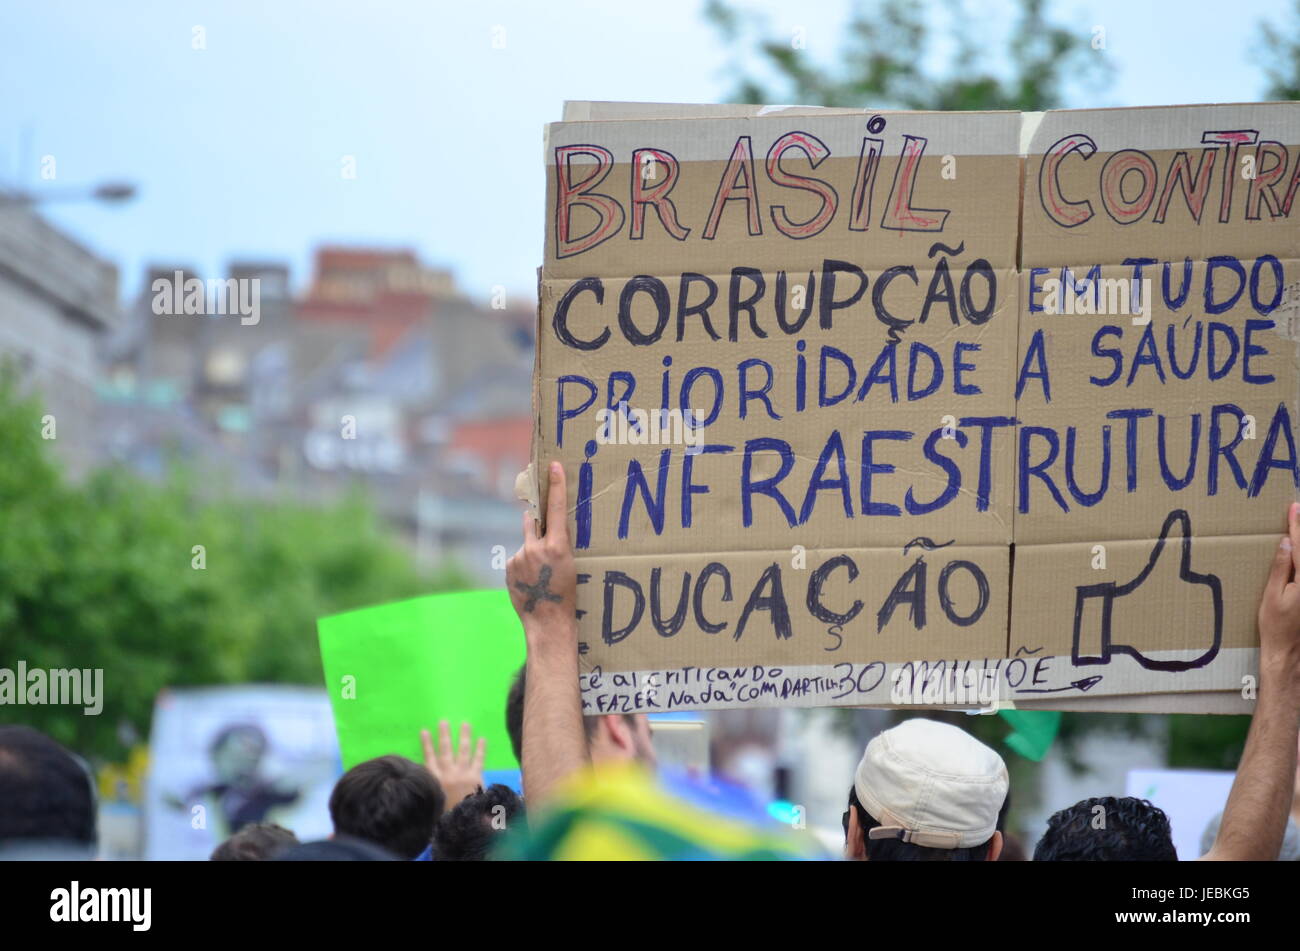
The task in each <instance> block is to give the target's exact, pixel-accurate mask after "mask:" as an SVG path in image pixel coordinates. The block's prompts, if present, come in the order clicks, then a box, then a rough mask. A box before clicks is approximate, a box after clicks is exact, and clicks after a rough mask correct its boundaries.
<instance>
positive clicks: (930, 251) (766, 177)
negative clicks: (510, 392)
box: [527, 103, 1300, 712]
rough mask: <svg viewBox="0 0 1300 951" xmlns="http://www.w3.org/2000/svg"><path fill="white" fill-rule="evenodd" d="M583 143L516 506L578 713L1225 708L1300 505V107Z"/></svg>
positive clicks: (572, 127) (707, 131) (1002, 118)
mask: <svg viewBox="0 0 1300 951" xmlns="http://www.w3.org/2000/svg"><path fill="white" fill-rule="evenodd" d="M565 119H566V121H564V122H560V123H556V124H553V125H551V126H549V127H548V129H547V136H546V145H545V160H546V193H547V209H548V211H547V223H546V238H545V254H544V259H543V266H542V268H541V271H540V275H539V308H538V320H539V327H538V331H539V332H538V341H539V343H538V353H537V366H536V374H535V393H534V399H535V410H536V414H537V430H536V433H535V444H534V466H533V468H532V472H533V473H535V474H542V478H544V473H545V471H546V469H545V464H546V463H549V462H550V461H551V460H553V459H558V460H559V461H560V462H562V463H563V464H564V466H565V470H566V473H567V474H568V483H569V492H570V497H569V511H570V526H569V528H570V531H571V533H572V535H573V538H574V542H575V548H576V553H577V559H578V570H579V623H580V631H581V642H582V643H581V648H580V649H581V652H582V656H581V666H582V671H583V675H582V680H583V698H584V704H586V706H587V709H588V711H589V712H605V711H609V710H623V711H631V710H647V711H655V710H671V709H704V708H715V707H743V706H763V705H828V704H847V705H859V706H861V705H879V706H896V705H899V704H904V705H906V704H912V703H918V702H924V703H942V704H944V705H946V706H953V707H960V706H969V705H972V704H986V702H987V700H988V699H989V695H990V694H995V695H996V697H997V699H998V702H999V703H1000V704H1001V705H1002V706H1004V707H1005V706H1020V705H1024V706H1025V707H1026V708H1038V709H1042V708H1044V707H1052V706H1059V707H1060V708H1069V709H1088V708H1089V706H1088V705H1089V704H1090V703H1094V702H1095V703H1096V704H1097V708H1098V709H1102V708H1104V709H1135V708H1141V709H1144V710H1154V709H1159V710H1186V711H1199V710H1216V711H1227V710H1233V711H1237V710H1240V709H1241V704H1240V703H1239V702H1236V701H1234V700H1233V699H1231V698H1236V700H1237V701H1240V700H1241V695H1242V690H1243V678H1250V677H1253V675H1254V672H1255V667H1256V664H1257V653H1258V650H1257V636H1256V632H1255V627H1254V616H1255V606H1256V603H1257V600H1258V596H1259V592H1260V590H1261V588H1262V586H1263V581H1264V577H1265V575H1266V572H1267V565H1268V560H1269V556H1270V553H1271V552H1272V550H1273V547H1274V546H1275V545H1276V544H1277V540H1278V538H1279V537H1280V533H1281V531H1282V530H1283V528H1284V524H1285V509H1286V504H1287V503H1288V502H1289V501H1291V500H1292V499H1293V498H1295V496H1296V493H1297V488H1300V466H1298V465H1297V459H1296V449H1295V422H1296V412H1297V396H1296V394H1297V380H1298V377H1297V352H1296V341H1297V340H1300V267H1298V266H1297V263H1296V262H1297V260H1298V259H1300V227H1297V221H1298V219H1300V211H1296V210H1295V207H1296V204H1297V201H1296V199H1297V193H1298V192H1300V104H1295V103H1272V104H1245V105H1222V106H1187V107H1167V108H1156V109H1127V110H1096V111H1064V112H1049V113H1041V114H1026V115H1021V114H1018V113H1013V112H988V113H907V112H880V113H874V112H863V111H860V110H847V109H817V108H810V107H802V106H788V107H787V106H767V107H759V106H675V105H669V104H636V103H632V104H624V103H569V104H566V108H565ZM534 478H536V476H534ZM529 489H530V491H529V492H528V493H527V494H530V495H531V496H532V497H533V498H539V497H544V493H545V489H546V487H545V485H537V484H534V485H532V486H531V487H529ZM1249 683H1250V681H1249V680H1247V681H1246V684H1247V685H1249ZM963 689H965V691H966V692H965V693H964V694H963V693H962V691H963ZM927 690H929V691H930V693H928V694H927V692H926V691H927ZM972 691H974V692H981V691H982V693H980V696H978V697H976V696H974V694H973V693H972ZM954 692H956V693H957V694H958V695H956V696H954V695H953V693H954Z"/></svg>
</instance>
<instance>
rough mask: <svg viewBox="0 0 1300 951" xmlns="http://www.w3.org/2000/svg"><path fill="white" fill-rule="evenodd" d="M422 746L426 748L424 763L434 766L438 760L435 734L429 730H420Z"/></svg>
mask: <svg viewBox="0 0 1300 951" xmlns="http://www.w3.org/2000/svg"><path fill="white" fill-rule="evenodd" d="M420 746H422V747H423V748H424V765H425V766H429V767H432V765H433V764H434V763H435V762H436V761H437V759H438V755H437V753H435V752H434V749H433V736H432V734H430V733H429V731H428V730H421V731H420Z"/></svg>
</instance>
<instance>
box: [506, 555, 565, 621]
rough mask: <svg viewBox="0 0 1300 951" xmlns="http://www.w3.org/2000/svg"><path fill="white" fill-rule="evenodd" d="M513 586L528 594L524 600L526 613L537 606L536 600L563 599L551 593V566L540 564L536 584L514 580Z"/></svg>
mask: <svg viewBox="0 0 1300 951" xmlns="http://www.w3.org/2000/svg"><path fill="white" fill-rule="evenodd" d="M515 587H516V588H517V589H519V590H520V591H522V592H523V593H524V594H526V595H528V600H527V601H525V602H524V611H525V612H526V613H528V614H532V613H533V608H535V607H537V602H538V601H556V602H560V601H563V600H564V598H562V597H560V595H558V594H552V593H551V566H550V565H542V573H541V575H540V576H539V577H538V579H537V584H525V583H524V582H522V581H516V582H515Z"/></svg>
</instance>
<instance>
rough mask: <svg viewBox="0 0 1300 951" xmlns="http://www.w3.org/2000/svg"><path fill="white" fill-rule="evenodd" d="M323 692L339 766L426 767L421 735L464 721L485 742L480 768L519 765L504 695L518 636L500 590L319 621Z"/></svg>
mask: <svg viewBox="0 0 1300 951" xmlns="http://www.w3.org/2000/svg"><path fill="white" fill-rule="evenodd" d="M316 629H317V632H318V633H319V635H320V653H321V662H322V666H323V667H324V669H325V687H326V689H327V690H328V691H329V695H330V704H331V706H332V707H333V709H334V726H335V729H336V730H337V731H338V736H339V749H340V751H341V753H342V756H343V768H344V769H351V768H352V767H353V766H355V765H356V764H357V763H360V762H363V761H364V760H368V759H371V758H373V757H375V756H383V755H385V754H388V753H398V754H400V755H402V756H406V757H409V758H410V759H413V760H415V761H416V762H422V761H423V756H422V754H421V751H420V730H421V729H422V728H424V727H428V728H429V729H430V730H432V731H433V732H434V736H435V737H436V736H437V729H438V721H439V720H447V721H449V723H450V724H451V733H452V741H453V742H459V734H460V724H461V722H462V721H466V720H467V721H469V723H470V724H471V725H472V726H473V728H474V737H475V739H476V740H477V738H478V737H480V736H482V737H484V738H486V740H487V759H486V762H485V764H484V768H485V769H516V768H518V763H516V761H515V757H514V754H513V753H511V751H510V737H509V735H508V734H507V733H506V715H505V709H506V693H507V692H508V691H509V689H510V683H511V681H512V679H513V678H514V675H515V672H516V671H518V670H519V668H520V667H521V666H522V665H523V662H524V634H523V631H522V629H521V628H520V625H519V618H518V616H517V615H516V614H515V611H514V608H512V607H511V606H510V596H509V595H508V594H507V593H506V592H505V591H504V590H500V589H497V590H492V591H461V592H456V593H452V594H435V595H429V596H428V597H423V598H414V599H412V600H410V601H399V602H397V603H396V604H385V605H381V606H379V607H374V608H362V609H361V610H358V611H348V612H347V613H345V614H335V615H331V616H330V617H323V618H320V619H319V620H318V621H317V622H316Z"/></svg>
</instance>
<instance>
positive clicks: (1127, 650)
mask: <svg viewBox="0 0 1300 951" xmlns="http://www.w3.org/2000/svg"><path fill="white" fill-rule="evenodd" d="M1171 534H1173V535H1174V538H1173V539H1171V538H1170V536H1171ZM1178 535H1181V542H1182V544H1181V545H1179V546H1178V550H1177V552H1176V553H1175V552H1174V551H1171V552H1170V553H1169V554H1168V555H1165V542H1166V541H1172V542H1173V543H1174V544H1177V542H1178V541H1179V538H1178ZM1170 547H1171V548H1172V547H1173V545H1172V544H1171V546H1170ZM1162 556H1164V557H1167V558H1174V557H1177V558H1178V559H1179V561H1178V577H1179V578H1180V579H1181V580H1182V581H1185V582H1187V584H1189V585H1196V586H1197V588H1186V589H1182V590H1180V591H1179V593H1178V594H1179V597H1180V598H1183V597H1188V598H1190V597H1193V596H1199V597H1204V595H1205V594H1206V593H1207V592H1206V591H1201V590H1200V587H1201V586H1203V587H1204V588H1205V589H1207V591H1208V594H1209V596H1210V600H1211V603H1212V604H1213V607H1214V630H1213V634H1212V637H1211V638H1210V646H1209V648H1208V649H1207V650H1206V651H1205V652H1204V653H1203V654H1201V655H1200V656H1199V657H1195V658H1193V659H1191V660H1155V659H1154V658H1151V657H1147V656H1146V655H1144V654H1143V653H1142V652H1141V651H1139V650H1138V649H1137V648H1135V647H1132V646H1130V645H1128V644H1117V643H1115V642H1114V640H1113V639H1112V627H1111V625H1112V621H1113V618H1114V614H1115V607H1116V602H1117V601H1119V600H1120V599H1121V598H1129V599H1130V600H1129V601H1126V602H1123V608H1124V610H1126V611H1129V612H1131V613H1132V614H1134V615H1136V614H1139V613H1141V612H1144V611H1145V612H1149V613H1151V614H1155V613H1157V612H1158V611H1159V609H1160V607H1161V605H1160V604H1158V603H1156V602H1155V601H1152V600H1150V599H1148V601H1147V602H1145V603H1144V601H1143V598H1142V593H1141V591H1142V585H1143V584H1144V583H1145V582H1146V580H1147V578H1148V577H1150V575H1151V572H1152V570H1153V569H1154V568H1155V566H1156V564H1157V563H1158V562H1159V561H1160V558H1161V557H1162ZM1151 590H1152V591H1155V588H1154V587H1153V588H1152V589H1151ZM1092 599H1096V600H1097V602H1098V603H1097V604H1093V605H1091V610H1090V609H1089V608H1090V601H1091V600H1092ZM1098 609H1100V610H1098ZM1180 613H1184V616H1186V615H1188V614H1191V615H1193V616H1198V617H1199V616H1201V615H1200V614H1198V613H1195V612H1180ZM1085 614H1087V615H1088V617H1089V618H1090V619H1096V618H1100V624H1099V625H1097V624H1096V623H1089V624H1085V623H1084V616H1085ZM1098 628H1099V629H1098ZM1188 633H1189V635H1190V634H1191V633H1192V632H1188ZM1222 641H1223V585H1222V584H1221V583H1220V581H1219V576H1218V575H1211V574H1200V573H1198V572H1195V571H1192V520H1191V517H1190V516H1189V515H1188V514H1187V512H1186V511H1185V510H1183V509H1175V510H1174V511H1172V512H1170V513H1169V515H1168V516H1167V517H1166V518H1165V524H1164V525H1163V526H1162V527H1161V529H1160V537H1159V538H1158V539H1156V544H1155V547H1154V548H1152V549H1151V557H1150V558H1149V559H1148V561H1147V564H1146V567H1145V568H1143V569H1142V571H1141V572H1139V573H1138V576H1137V577H1136V578H1134V579H1133V580H1132V581H1130V582H1128V583H1127V584H1116V583H1115V582H1113V581H1107V582H1103V583H1101V584H1089V585H1079V586H1078V587H1077V588H1076V589H1075V600H1074V646H1073V653H1072V659H1073V661H1074V663H1075V665H1076V666H1079V665H1085V664H1109V663H1110V658H1111V655H1113V654H1128V655H1129V656H1130V657H1132V658H1133V659H1134V660H1136V661H1137V662H1138V663H1139V664H1141V665H1142V666H1143V667H1145V668H1146V669H1147V670H1191V669H1193V668H1197V667H1204V666H1205V665H1206V664H1208V663H1209V662H1210V661H1211V660H1213V659H1214V658H1215V656H1216V655H1217V654H1218V653H1219V648H1220V645H1221V643H1222ZM1185 643H1186V644H1187V646H1191V645H1192V644H1194V643H1196V642H1195V641H1194V640H1193V639H1192V638H1191V637H1190V636H1189V637H1188V638H1187V639H1186V641H1185ZM1090 649H1094V650H1095V652H1094V650H1090Z"/></svg>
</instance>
